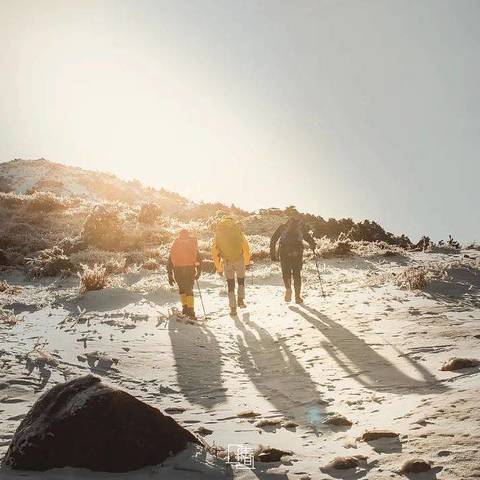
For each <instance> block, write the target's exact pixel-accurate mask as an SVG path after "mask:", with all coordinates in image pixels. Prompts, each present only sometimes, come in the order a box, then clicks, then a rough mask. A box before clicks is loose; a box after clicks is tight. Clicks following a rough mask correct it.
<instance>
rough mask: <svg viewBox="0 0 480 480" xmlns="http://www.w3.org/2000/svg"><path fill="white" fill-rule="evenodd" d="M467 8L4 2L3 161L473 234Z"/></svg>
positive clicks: (402, 0)
mask: <svg viewBox="0 0 480 480" xmlns="http://www.w3.org/2000/svg"><path fill="white" fill-rule="evenodd" d="M479 25H480V2H478V1H477V0H449V1H444V0H381V1H380V0H348V1H342V0H314V1H307V0H291V1H281V0H272V1H267V0H256V1H253V0H247V1H237V0H215V1H209V0H191V1H190V0H188V1H186V0H185V1H183V0H169V1H161V0H151V1H150V0H131V1H128V0H101V1H89V0H82V1H78V2H73V1H67V0H62V1H53V0H41V1H39V0H13V1H10V0H0V45H1V49H0V72H1V74H0V161H8V160H11V159H13V158H17V157H21V158H38V157H42V156H43V157H45V158H48V159H50V160H53V161H57V162H62V163H67V164H71V165H76V166H80V167H84V168H92V169H97V170H103V171H110V172H113V173H115V174H116V175H118V176H120V177H124V178H138V179H139V180H141V181H142V182H144V183H146V184H148V185H152V186H156V187H162V186H163V187H165V188H167V189H170V190H173V191H177V192H179V193H182V194H184V195H186V196H189V197H190V198H193V199H195V200H205V201H216V200H219V201H222V202H225V203H228V204H230V203H235V204H237V205H239V206H241V207H244V208H247V209H257V208H264V207H269V206H287V205H296V206H297V207H298V208H299V209H300V210H303V211H309V212H312V213H316V214H320V215H322V216H324V217H329V216H334V217H341V216H351V217H353V218H354V219H356V220H359V219H363V218H369V219H374V220H377V221H379V222H380V223H381V224H383V225H385V226H386V228H388V229H390V230H392V231H394V232H396V233H401V232H406V233H407V234H409V235H411V236H412V239H415V238H417V237H418V236H419V235H421V234H422V233H427V234H431V235H432V237H433V238H434V239H435V240H438V239H440V238H445V237H446V236H447V235H448V234H449V233H452V234H453V235H454V236H456V237H458V238H460V239H461V240H465V241H468V240H474V239H477V240H479V239H480V209H479V204H480V194H479V179H480V161H479V156H480V93H479V88H480V63H479V58H480V28H479Z"/></svg>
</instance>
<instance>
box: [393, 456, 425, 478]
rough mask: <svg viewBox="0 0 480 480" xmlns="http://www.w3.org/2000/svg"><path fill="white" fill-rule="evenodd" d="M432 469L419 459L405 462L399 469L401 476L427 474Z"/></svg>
mask: <svg viewBox="0 0 480 480" xmlns="http://www.w3.org/2000/svg"><path fill="white" fill-rule="evenodd" d="M431 468H432V467H431V466H430V464H429V463H428V462H426V461H425V460H422V459H420V458H414V459H411V460H407V461H406V462H405V463H404V464H403V465H402V468H401V469H400V473H401V474H404V475H405V474H408V473H422V472H428V471H429V470H430V469H431Z"/></svg>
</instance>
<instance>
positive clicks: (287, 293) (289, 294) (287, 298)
mask: <svg viewBox="0 0 480 480" xmlns="http://www.w3.org/2000/svg"><path fill="white" fill-rule="evenodd" d="M285 301H286V302H287V303H288V302H291V301H292V289H291V288H287V289H286V290H285Z"/></svg>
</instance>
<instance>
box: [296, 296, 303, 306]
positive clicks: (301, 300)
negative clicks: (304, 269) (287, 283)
mask: <svg viewBox="0 0 480 480" xmlns="http://www.w3.org/2000/svg"><path fill="white" fill-rule="evenodd" d="M295 303H298V304H300V303H303V298H302V297H301V296H300V295H295Z"/></svg>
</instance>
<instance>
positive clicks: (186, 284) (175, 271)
mask: <svg viewBox="0 0 480 480" xmlns="http://www.w3.org/2000/svg"><path fill="white" fill-rule="evenodd" d="M201 271H202V259H201V257H200V253H199V251H198V243H197V239H196V238H195V237H194V236H193V235H191V234H190V232H188V230H181V231H180V234H179V235H178V237H177V238H176V239H175V241H174V242H173V244H172V248H171V249H170V256H169V257H168V263H167V273H168V283H169V284H170V285H171V286H173V284H174V283H177V285H178V291H179V293H180V300H181V302H182V313H183V314H184V315H186V316H187V317H189V318H191V319H192V320H195V319H196V317H195V310H194V298H193V285H194V283H195V280H198V278H199V277H200V273H201Z"/></svg>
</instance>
